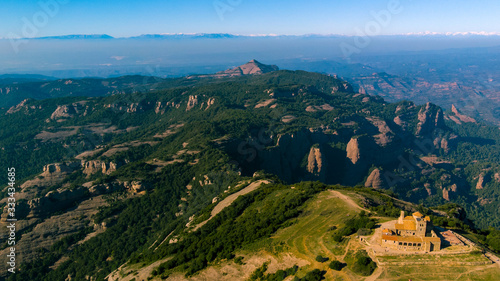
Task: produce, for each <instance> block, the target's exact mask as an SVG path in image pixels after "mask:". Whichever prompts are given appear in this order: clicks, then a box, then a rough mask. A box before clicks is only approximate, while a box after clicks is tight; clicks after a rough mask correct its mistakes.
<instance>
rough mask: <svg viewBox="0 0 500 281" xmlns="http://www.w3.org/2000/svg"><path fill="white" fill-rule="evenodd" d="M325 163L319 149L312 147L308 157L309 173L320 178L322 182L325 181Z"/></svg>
mask: <svg viewBox="0 0 500 281" xmlns="http://www.w3.org/2000/svg"><path fill="white" fill-rule="evenodd" d="M325 171H326V167H325V162H324V160H323V155H322V153H321V149H320V148H319V147H314V146H313V147H311V150H309V155H308V156H307V172H309V173H310V174H312V175H313V176H314V177H316V178H318V180H320V181H325V180H326V176H325Z"/></svg>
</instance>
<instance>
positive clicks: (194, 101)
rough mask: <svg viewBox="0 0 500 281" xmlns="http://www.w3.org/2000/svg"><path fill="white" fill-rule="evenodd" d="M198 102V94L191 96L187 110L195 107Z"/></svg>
mask: <svg viewBox="0 0 500 281" xmlns="http://www.w3.org/2000/svg"><path fill="white" fill-rule="evenodd" d="M197 104H198V96H196V95H195V96H189V100H188V104H187V107H186V111H188V110H191V109H193V107H195V106H196V105H197Z"/></svg>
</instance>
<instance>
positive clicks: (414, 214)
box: [413, 212, 424, 218]
mask: <svg viewBox="0 0 500 281" xmlns="http://www.w3.org/2000/svg"><path fill="white" fill-rule="evenodd" d="M413 216H415V217H419V218H421V217H423V216H424V215H422V214H421V213H420V212H415V213H413Z"/></svg>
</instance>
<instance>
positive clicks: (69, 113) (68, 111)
mask: <svg viewBox="0 0 500 281" xmlns="http://www.w3.org/2000/svg"><path fill="white" fill-rule="evenodd" d="M85 103H86V102H85V101H82V102H75V103H72V104H66V105H59V106H58V107H57V109H56V110H55V111H54V112H53V113H52V115H51V116H50V120H61V119H69V118H73V117H75V116H76V115H78V114H80V113H82V112H83V111H84V110H85V108H84V105H85Z"/></svg>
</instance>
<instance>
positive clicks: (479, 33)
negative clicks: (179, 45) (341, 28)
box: [0, 31, 500, 40]
mask: <svg viewBox="0 0 500 281" xmlns="http://www.w3.org/2000/svg"><path fill="white" fill-rule="evenodd" d="M210 35H226V36H234V37H314V36H317V37H334V36H338V37H363V36H360V35H348V34H337V33H305V34H273V33H269V34H236V33H225V32H213V33H206V32H199V33H184V32H179V33H143V34H139V35H132V36H121V37H115V36H111V35H109V34H106V33H93V34H85V33H81V34H63V35H48V36H40V37H0V40H29V39H57V38H64V37H71V36H75V37H77V36H80V37H83V36H89V37H90V38H81V39H134V38H139V37H144V36H165V37H167V36H210ZM471 35H472V36H474V35H476V36H500V32H487V31H463V32H434V31H421V32H408V33H395V34H378V35H373V36H369V37H381V36H471ZM92 37H94V38H92ZM99 37H100V38H99ZM68 39H71V38H68Z"/></svg>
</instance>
